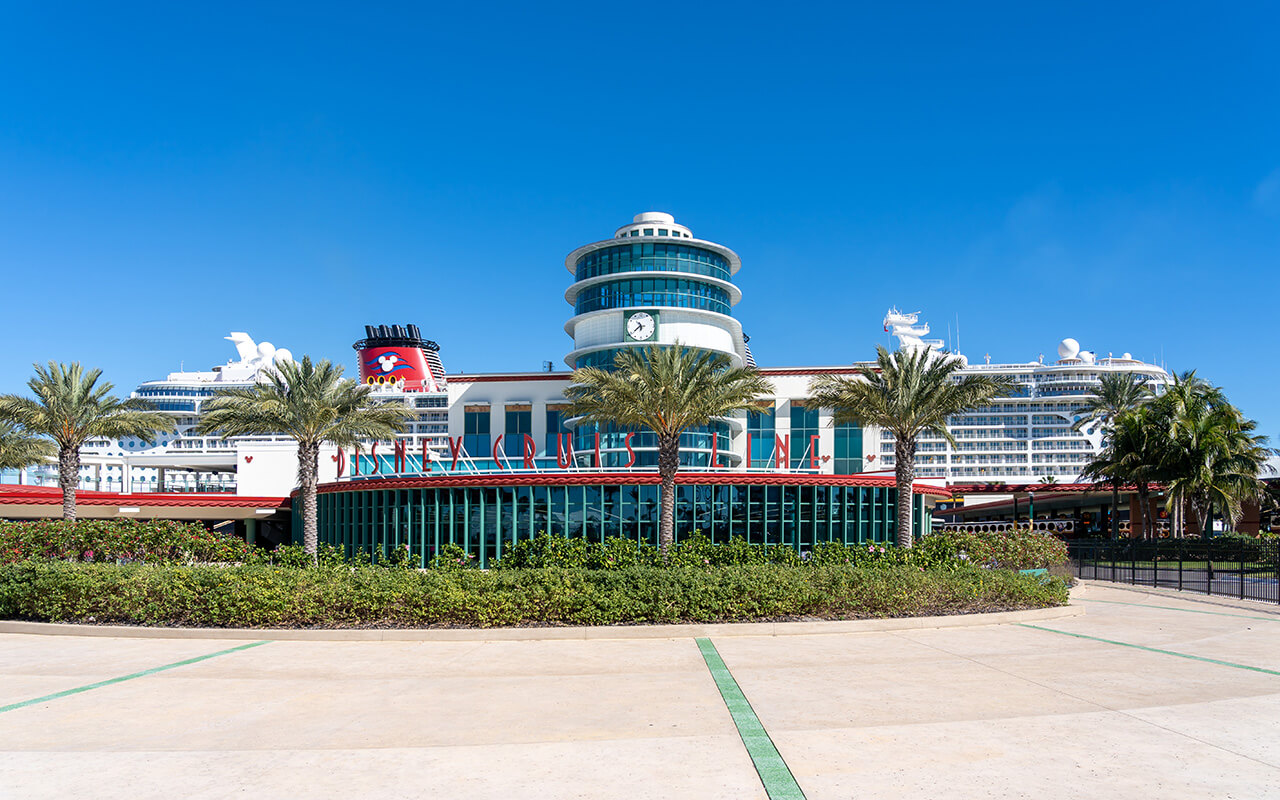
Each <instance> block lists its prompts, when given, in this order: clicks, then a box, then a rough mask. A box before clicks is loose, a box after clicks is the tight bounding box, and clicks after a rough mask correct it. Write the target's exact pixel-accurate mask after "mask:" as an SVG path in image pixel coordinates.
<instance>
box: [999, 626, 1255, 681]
mask: <svg viewBox="0 0 1280 800" xmlns="http://www.w3.org/2000/svg"><path fill="white" fill-rule="evenodd" d="M1017 624H1018V625H1021V626H1022V627H1024V628H1035V629H1036V630H1038V631H1048V632H1049V633H1060V634H1062V635H1063V636H1074V637H1076V638H1077V639H1092V640H1093V641H1095V642H1106V643H1107V644H1118V645H1120V646H1121V647H1132V648H1133V649H1135V650H1146V651H1147V652H1149V653H1163V654H1165V655H1166V656H1177V657H1178V658H1189V659H1191V660H1193V661H1203V662H1205V663H1206V664H1221V665H1222V666H1224V667H1235V668H1236V669H1247V670H1249V671H1251V672H1264V673H1266V674H1267V675H1280V671H1277V670H1274V669H1263V668H1262V667H1251V666H1249V665H1248V664H1237V663H1235V662H1233V661H1219V660H1218V659H1216V658H1206V657H1204V656H1193V655H1191V654H1190V653H1179V652H1177V651H1176V650H1161V649H1160V648H1158V647H1147V646H1146V645H1145V644H1133V643H1131V642H1117V641H1116V640H1115V639H1103V638H1102V637H1101V636H1087V635H1085V634H1083V633H1071V632H1070V631H1060V630H1055V629H1054V628H1042V627H1040V626H1039V625H1031V624H1029V623H1026V622H1019V623H1017Z"/></svg>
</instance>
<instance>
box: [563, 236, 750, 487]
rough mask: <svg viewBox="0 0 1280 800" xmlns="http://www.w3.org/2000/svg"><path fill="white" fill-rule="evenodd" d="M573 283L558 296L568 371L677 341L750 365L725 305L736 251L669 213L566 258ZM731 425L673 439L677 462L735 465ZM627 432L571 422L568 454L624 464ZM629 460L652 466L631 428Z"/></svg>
mask: <svg viewBox="0 0 1280 800" xmlns="http://www.w3.org/2000/svg"><path fill="white" fill-rule="evenodd" d="M564 265H565V268H566V269H568V270H569V272H570V274H572V275H573V283H572V284H570V286H569V288H568V290H567V291H566V292H565V295H564V299H565V300H566V301H567V302H568V303H569V304H570V305H572V306H573V316H572V317H571V318H570V319H569V321H568V322H567V323H566V324H565V332H566V333H568V334H569V335H570V336H571V337H573V350H572V351H571V352H570V353H569V354H568V355H567V356H565V363H567V364H568V365H569V366H570V367H573V368H578V367H587V366H597V367H608V366H610V365H611V364H613V359H614V356H616V355H617V353H618V352H619V351H620V350H622V349H626V348H645V347H649V346H651V345H654V344H658V345H677V344H679V345H683V346H685V347H691V348H697V349H699V350H709V351H712V352H715V353H720V354H722V355H724V356H725V357H727V358H728V359H729V360H730V362H732V363H733V364H734V365H735V366H741V365H743V364H744V363H749V361H750V355H749V351H748V350H747V346H746V342H745V340H744V338H743V335H742V326H741V325H740V324H739V323H738V321H737V320H736V319H734V318H733V316H732V308H733V306H734V305H736V304H737V303H738V301H739V300H741V299H742V292H741V291H740V290H739V289H738V287H737V286H735V285H734V284H733V280H732V279H733V276H734V274H735V273H737V271H738V270H739V269H740V268H741V266H742V262H741V260H740V259H739V258H738V254H737V253H735V252H733V251H732V250H730V249H729V248H727V247H725V246H724V245H721V244H717V243H715V242H710V241H706V240H704V239H698V238H695V237H694V235H693V232H692V231H690V230H689V228H687V227H685V226H684V225H680V224H679V223H677V222H676V221H675V218H674V217H672V216H671V215H670V214H663V213H661V212H656V211H649V212H645V213H643V214H637V215H636V216H635V217H634V219H633V220H632V222H631V223H630V224H628V225H623V226H622V227H621V228H618V230H617V231H615V232H614V234H613V237H612V238H610V239H604V240H601V241H598V242H593V243H591V244H588V245H583V246H582V247H579V248H577V249H576V250H574V251H573V252H572V253H570V254H569V255H568V256H567V257H566V258H565V262H564ZM731 426H736V427H737V428H738V429H740V428H741V424H740V423H734V422H732V421H724V422H716V423H714V424H712V425H711V426H708V427H706V428H704V429H700V430H697V431H688V432H686V433H685V436H684V437H683V439H682V442H681V460H682V462H684V463H685V464H686V465H688V466H707V465H709V464H710V463H711V457H712V453H713V452H714V453H715V460H716V465H717V466H730V465H735V464H737V463H738V461H739V460H740V457H739V456H737V455H735V454H733V453H731V452H730V450H731V446H730V428H731ZM627 433H628V431H617V430H606V429H599V430H597V429H596V428H595V427H591V426H577V428H576V429H575V430H574V450H575V452H576V453H578V454H579V456H580V457H583V456H582V454H584V453H587V454H590V453H593V452H594V451H595V449H596V435H597V434H599V437H600V460H601V463H602V464H603V465H604V466H625V465H627V464H628V463H629V462H630V461H631V459H632V453H631V452H628V451H627V449H626V448H625V446H624V445H625V438H626V434H627ZM631 448H632V451H634V452H635V463H634V464H633V466H653V465H655V464H656V463H657V461H656V458H657V451H656V442H655V441H653V436H652V434H646V433H644V432H636V435H635V436H634V437H633V438H632V442H631Z"/></svg>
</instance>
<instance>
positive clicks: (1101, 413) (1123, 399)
mask: <svg viewBox="0 0 1280 800" xmlns="http://www.w3.org/2000/svg"><path fill="white" fill-rule="evenodd" d="M1151 396H1152V395H1151V389H1149V388H1148V387H1147V385H1146V383H1145V382H1143V381H1142V379H1141V378H1139V377H1137V376H1135V375H1134V374H1133V373H1132V372H1110V373H1107V374H1106V375H1103V376H1102V380H1101V382H1100V383H1099V384H1098V388H1097V389H1096V390H1094V393H1093V395H1092V396H1091V397H1090V398H1089V399H1088V400H1086V401H1085V404H1084V405H1083V406H1081V407H1080V408H1078V409H1076V412H1075V413H1076V414H1078V415H1080V418H1079V419H1078V420H1076V422H1075V424H1074V425H1072V426H1071V429H1072V430H1075V431H1078V430H1080V429H1082V428H1086V427H1091V426H1093V425H1094V424H1097V423H1101V424H1102V428H1103V432H1104V435H1109V433H1110V431H1111V428H1112V427H1113V426H1114V425H1115V422H1116V418H1117V417H1119V416H1120V415H1121V414H1127V413H1129V412H1130V411H1134V410H1136V409H1137V408H1139V407H1141V406H1142V405H1143V404H1145V403H1147V402H1148V401H1149V400H1150V399H1151ZM1119 509H1120V483H1119V482H1117V481H1114V480H1113V481H1111V538H1112V539H1119V538H1120V515H1119V513H1118V512H1119Z"/></svg>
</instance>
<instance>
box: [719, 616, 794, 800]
mask: <svg viewBox="0 0 1280 800" xmlns="http://www.w3.org/2000/svg"><path fill="white" fill-rule="evenodd" d="M697 641H698V650H700V651H701V652H702V660H703V661H705V662H706V663H707V669H709V670H711V677H712V678H713V679H714V680H715V682H716V688H717V689H719V690H720V697H721V698H722V699H723V700H724V704H725V706H726V707H727V708H728V709H729V715H730V716H731V717H733V724H734V725H735V726H736V727H737V729H738V735H739V736H741V737H742V744H743V745H744V746H745V747H746V748H747V755H749V756H750V757H751V763H752V764H754V765H755V768H756V772H757V773H758V774H759V775H760V782H761V783H763V784H764V791H765V794H767V795H768V796H769V800H804V792H802V791H801V790H800V784H798V783H796V779H795V776H794V775H792V774H791V768H790V767H788V766H787V762H786V761H784V760H783V758H782V754H781V753H779V752H778V748H777V747H776V746H775V745H774V743H773V739H770V738H769V733H768V731H766V730H765V729H764V724H763V723H761V722H760V718H759V717H757V716H756V712H755V710H754V709H752V708H751V703H750V702H748V701H747V697H746V695H744V694H743V693H742V688H741V687H740V686H738V682H737V681H736V680H734V677H733V674H732V673H731V672H729V668H728V667H727V666H725V663H724V659H722V658H721V657H720V652H719V651H718V650H716V646H715V645H714V644H712V642H711V640H710V639H698V640H697Z"/></svg>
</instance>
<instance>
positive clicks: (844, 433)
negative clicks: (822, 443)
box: [833, 422, 862, 475]
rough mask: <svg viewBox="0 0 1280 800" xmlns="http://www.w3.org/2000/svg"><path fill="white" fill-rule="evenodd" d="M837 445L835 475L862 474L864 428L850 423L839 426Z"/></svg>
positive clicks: (837, 429) (837, 428)
mask: <svg viewBox="0 0 1280 800" xmlns="http://www.w3.org/2000/svg"><path fill="white" fill-rule="evenodd" d="M835 445H836V447H835V449H836V452H835V457H834V459H833V461H834V462H835V474H837V475H856V474H858V473H859V472H862V428H860V427H858V426H857V425H854V424H852V423H848V422H846V423H844V424H841V425H837V426H836V442H835Z"/></svg>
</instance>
